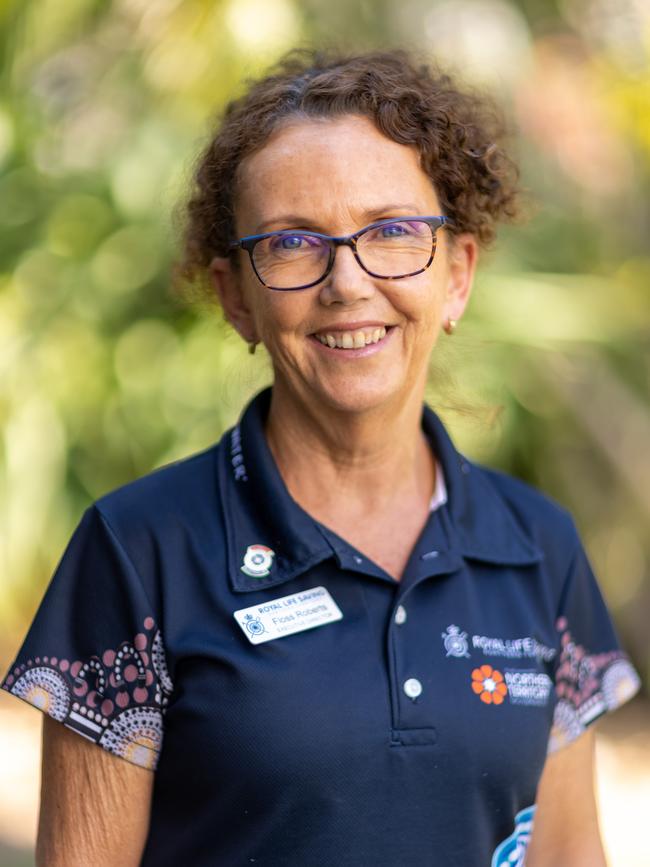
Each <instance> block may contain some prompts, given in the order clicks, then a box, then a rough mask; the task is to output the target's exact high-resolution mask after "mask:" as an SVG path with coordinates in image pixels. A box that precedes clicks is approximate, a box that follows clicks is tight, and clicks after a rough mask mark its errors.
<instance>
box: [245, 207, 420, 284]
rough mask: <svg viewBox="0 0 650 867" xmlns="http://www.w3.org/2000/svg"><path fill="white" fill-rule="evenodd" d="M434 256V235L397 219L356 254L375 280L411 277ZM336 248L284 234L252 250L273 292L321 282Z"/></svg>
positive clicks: (370, 235) (371, 233) (369, 235)
mask: <svg viewBox="0 0 650 867" xmlns="http://www.w3.org/2000/svg"><path fill="white" fill-rule="evenodd" d="M433 251H434V234H433V232H432V229H431V227H430V226H429V224H428V223H424V222H422V221H420V220H395V221H391V222H390V223H383V224H382V225H380V226H374V227H373V228H371V229H368V230H366V231H365V232H363V234H362V235H360V236H359V238H358V240H357V255H358V257H359V260H360V261H361V263H362V265H363V267H364V268H365V269H366V270H367V271H368V272H370V273H371V274H372V275H373V276H375V277H386V278H388V277H391V278H395V277H407V276H409V275H410V274H415V273H418V272H419V271H423V270H424V269H425V268H426V267H427V265H428V264H429V263H430V261H431V257H432V254H433ZM330 252H331V248H330V245H329V243H328V242H327V241H326V240H325V239H323V238H317V237H314V236H313V235H309V234H305V233H302V232H284V233H282V234H278V235H271V236H270V237H268V238H262V239H261V240H260V241H258V242H257V244H256V245H255V248H254V250H253V263H254V265H255V270H256V271H257V273H258V275H259V277H260V279H261V280H262V282H263V283H265V284H266V285H267V286H271V287H273V288H274V289H298V288H300V287H302V286H309V285H311V284H314V283H317V282H318V281H319V280H320V279H321V278H322V277H323V276H324V274H325V272H326V271H327V266H328V263H329V258H330Z"/></svg>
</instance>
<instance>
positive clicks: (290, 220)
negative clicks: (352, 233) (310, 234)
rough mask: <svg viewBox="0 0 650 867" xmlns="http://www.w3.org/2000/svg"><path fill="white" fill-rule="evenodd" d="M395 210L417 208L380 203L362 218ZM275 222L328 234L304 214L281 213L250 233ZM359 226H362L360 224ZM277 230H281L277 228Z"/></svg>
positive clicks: (415, 209)
mask: <svg viewBox="0 0 650 867" xmlns="http://www.w3.org/2000/svg"><path fill="white" fill-rule="evenodd" d="M396 211H406V212H407V214H405V216H407V215H408V216H415V215H417V213H418V211H419V208H418V207H417V205H414V204H413V203H412V202H401V203H400V204H388V205H381V206H380V207H378V208H369V209H368V210H367V211H364V212H363V219H364V220H367V221H368V222H369V223H372V222H373V221H374V220H378V219H381V216H382V214H383V215H384V216H385V215H386V214H393V213H395V212H396ZM277 223H281V224H283V225H286V227H287V228H294V229H295V228H298V227H299V228H301V229H308V230H310V231H314V232H322V233H323V234H329V233H328V232H326V230H325V228H324V227H323V226H322V225H321V224H319V223H318V222H317V221H316V220H311V219H309V217H305V216H304V214H282V215H280V216H277V217H272V218H271V219H269V220H264V222H262V223H260V224H259V225H258V226H257V228H256V229H255V232H254V233H251V234H256V235H258V234H263V233H264V232H266V231H267V226H273V225H274V224H277ZM364 225H367V223H364ZM359 228H363V227H362V226H360V227H359ZM269 231H274V230H269ZM278 231H281V230H280V229H278Z"/></svg>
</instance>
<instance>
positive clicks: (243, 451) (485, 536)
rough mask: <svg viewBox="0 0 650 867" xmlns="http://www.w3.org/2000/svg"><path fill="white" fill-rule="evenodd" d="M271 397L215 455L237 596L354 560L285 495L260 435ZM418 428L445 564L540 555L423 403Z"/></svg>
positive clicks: (249, 412)
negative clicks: (447, 556) (429, 458)
mask: <svg viewBox="0 0 650 867" xmlns="http://www.w3.org/2000/svg"><path fill="white" fill-rule="evenodd" d="M271 393H272V387H271V386H268V387H267V388H265V389H263V390H262V391H260V392H259V393H258V394H256V395H255V396H254V397H253V398H252V400H251V401H250V402H249V403H248V405H247V406H246V407H245V409H244V411H243V413H242V415H241V417H240V420H239V422H238V424H236V425H235V426H234V427H233V428H231V429H230V430H228V431H226V433H225V434H224V436H223V438H222V440H221V442H220V445H219V449H218V450H217V454H218V458H217V459H218V482H219V489H220V495H221V502H222V504H223V518H224V523H225V530H226V545H227V558H228V572H229V575H230V580H231V584H232V586H233V588H234V589H235V590H237V591H240V592H241V591H252V590H259V589H263V588H266V587H273V586H275V585H277V584H283V583H285V582H286V581H289V580H290V579H292V578H294V577H296V576H297V575H299V574H301V573H302V572H304V571H306V570H307V569H309V568H311V567H312V566H315V565H316V564H318V563H320V562H322V561H323V560H326V559H328V558H329V557H332V556H335V557H336V558H337V559H338V562H339V565H340V566H344V567H345V568H353V569H354V568H355V560H358V559H359V558H354V557H353V556H351V553H352V549H351V551H346V550H343V546H342V545H341V544H340V540H339V537H337V536H336V534H334V533H332V532H331V531H328V530H327V528H325V527H323V525H321V524H319V522H318V521H316V520H315V519H314V518H312V517H311V516H310V515H309V514H308V513H307V512H305V510H304V509H302V507H301V506H299V505H298V503H296V501H295V500H294V499H293V498H292V497H291V495H290V494H289V492H288V490H287V487H286V485H285V484H284V481H283V479H282V476H281V475H280V472H279V470H278V468H277V465H276V463H275V460H274V458H273V455H272V453H271V450H270V448H269V446H268V443H267V441H266V436H265V434H264V424H265V420H266V417H267V413H268V410H269V406H270V400H271ZM422 427H423V430H424V432H425V434H426V435H427V437H428V438H429V441H430V442H431V445H432V448H433V451H434V454H435V455H436V456H437V459H438V461H439V464H440V466H441V468H442V477H443V479H444V488H439V489H438V490H437V492H436V494H437V496H436V500H440V502H439V506H438V509H437V511H438V512H445V513H446V514H445V521H444V523H445V525H446V527H447V534H448V536H449V543H450V547H451V548H452V552H451V553H452V554H453V556H452V561H453V562H454V563H457V562H458V560H459V555H460V556H462V557H465V558H468V559H474V560H482V561H485V562H488V563H500V564H509V565H526V564H530V563H534V562H537V561H539V560H540V559H541V553H540V552H539V550H538V549H537V548H536V546H535V545H534V543H533V542H532V540H531V539H529V538H528V537H527V536H526V535H524V533H523V531H522V530H521V529H520V527H519V525H518V524H517V523H516V521H515V519H514V517H513V515H512V514H511V513H510V511H509V509H508V507H507V505H506V503H505V501H504V500H503V498H502V496H501V494H500V493H499V491H498V490H497V489H496V488H495V487H494V485H493V484H492V483H491V482H490V480H489V478H488V477H487V476H486V474H485V473H484V471H482V470H481V468H480V467H478V466H476V465H474V464H471V463H470V462H469V461H468V460H467V459H466V458H464V457H463V456H462V455H461V454H460V453H459V452H458V451H457V450H456V448H455V446H454V445H453V443H452V441H451V438H450V437H449V434H448V433H447V431H446V430H445V428H444V426H443V424H442V422H441V421H440V419H439V418H438V416H437V415H436V414H435V413H434V411H433V410H432V409H431V408H430V407H429V406H428V405H427V404H423V413H422ZM445 494H446V502H444V499H443V497H444V495H445ZM434 496H435V495H434ZM253 546H259V547H257V548H255V547H253ZM251 549H252V550H251ZM245 558H246V559H245ZM242 567H244V568H242ZM359 571H364V572H367V573H372V572H373V569H368V567H367V566H365V567H364V568H362V569H361V568H360V569H359ZM374 571H377V572H378V575H382V574H384V573H381V570H374ZM436 571H439V569H437V570H436Z"/></svg>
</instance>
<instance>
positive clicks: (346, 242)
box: [228, 215, 453, 292]
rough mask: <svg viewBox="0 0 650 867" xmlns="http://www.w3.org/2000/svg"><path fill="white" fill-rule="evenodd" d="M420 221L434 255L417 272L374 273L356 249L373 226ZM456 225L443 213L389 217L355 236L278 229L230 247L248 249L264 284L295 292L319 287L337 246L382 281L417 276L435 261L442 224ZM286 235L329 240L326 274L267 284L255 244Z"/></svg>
mask: <svg viewBox="0 0 650 867" xmlns="http://www.w3.org/2000/svg"><path fill="white" fill-rule="evenodd" d="M409 221H412V222H419V223H427V224H428V226H429V228H430V229H431V255H430V256H429V261H428V262H427V264H426V265H425V266H424V267H423V268H418V270H417V271H411V272H410V273H408V274H400V275H399V276H397V277H385V276H384V275H383V274H375V273H374V272H373V271H371V270H370V269H369V268H366V266H365V265H364V264H363V262H362V261H361V258H360V256H359V253H358V251H357V242H358V240H359V238H361V237H362V236H363V235H365V233H366V232H369V231H370V230H371V229H376V228H377V227H378V226H385V225H387V224H389V223H402V222H409ZM450 225H453V224H452V222H451V220H450V219H449V217H444V216H442V215H437V216H433V217H431V216H428V217H420V216H416V217H387V218H385V219H383V220H377V221H376V222H374V223H370V225H368V226H364V227H363V229H359V231H358V232H354V233H353V234H352V235H323V234H322V233H321V232H310V231H307V230H302V229H278V230H277V231H275V232H264V233H263V234H261V235H246V237H244V238H239V240H237V241H231V242H230V244H229V246H228V250H229V251H232V250H236V249H238V248H241V249H242V250H246V252H247V253H248V258H249V259H250V263H251V267H252V269H253V271H254V272H255V276H256V277H257V279H258V280H259V281H260V283H261V284H262V285H263V286H266V288H267V289H273V290H275V291H278V292H295V291H296V290H298V289H309V288H310V286H316V284H317V283H320V282H321V281H322V280H324V279H325V278H326V277H327V275H328V274H329V273H330V271H331V270H332V267H333V266H334V259H335V257H336V249H337V247H350V249H351V250H352V252H353V253H354V258H355V259H356V260H357V262H358V263H359V265H360V266H361V268H363V270H364V271H365V272H366V274H370V276H371V277H377V278H379V279H381V280H403V279H404V278H405V277H414V276H415V275H416V274H421V273H422V272H423V271H426V269H427V268H428V267H429V266H430V265H431V263H432V262H433V257H434V256H435V253H436V231H437V230H438V229H440V228H441V227H442V226H450ZM283 235H288V236H292V235H307V236H308V237H310V238H320V239H321V240H323V241H326V242H327V244H328V246H329V258H328V260H327V266H326V268H325V271H324V273H323V274H322V275H321V276H320V277H319V278H318V280H312V282H311V283H305V284H303V285H302V286H291V287H289V288H286V287H282V286H270V285H269V284H268V283H265V282H264V280H263V279H262V277H261V276H260V274H259V272H258V270H257V268H256V267H255V260H254V259H253V251H254V250H255V245H256V244H257V243H258V242H259V241H263V240H264V238H272V237H276V236H277V237H282V236H283Z"/></svg>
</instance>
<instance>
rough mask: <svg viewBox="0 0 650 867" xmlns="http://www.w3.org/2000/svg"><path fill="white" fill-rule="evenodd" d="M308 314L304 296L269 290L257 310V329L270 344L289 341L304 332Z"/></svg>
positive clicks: (307, 305)
mask: <svg viewBox="0 0 650 867" xmlns="http://www.w3.org/2000/svg"><path fill="white" fill-rule="evenodd" d="M308 312H309V304H308V303H307V301H306V299H305V298H304V295H302V296H301V294H300V293H298V292H296V293H291V292H274V291H273V290H271V289H269V290H268V294H267V295H266V296H265V297H264V298H263V300H262V302H261V303H260V304H259V306H258V309H257V316H256V318H257V327H258V329H259V331H260V333H261V334H265V335H268V339H269V341H270V342H276V343H277V342H282V341H286V340H290V339H291V338H292V336H293V335H295V334H296V333H297V334H301V333H303V332H304V329H305V323H306V322H307V319H308Z"/></svg>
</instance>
